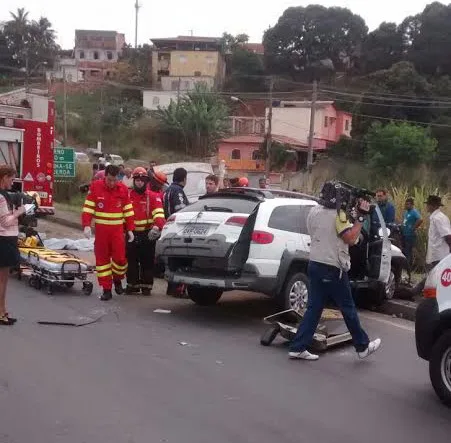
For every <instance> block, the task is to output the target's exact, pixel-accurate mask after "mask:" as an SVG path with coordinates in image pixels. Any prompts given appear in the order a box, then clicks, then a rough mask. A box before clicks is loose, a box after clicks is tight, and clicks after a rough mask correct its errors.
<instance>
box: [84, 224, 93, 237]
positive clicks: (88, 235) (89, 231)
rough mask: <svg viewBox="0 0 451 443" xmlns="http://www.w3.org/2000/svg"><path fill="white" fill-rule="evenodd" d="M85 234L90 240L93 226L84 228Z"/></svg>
mask: <svg viewBox="0 0 451 443" xmlns="http://www.w3.org/2000/svg"><path fill="white" fill-rule="evenodd" d="M83 234H84V235H85V237H86V238H87V239H88V240H89V239H90V238H91V237H92V230H91V227H90V226H86V227H85V229H83Z"/></svg>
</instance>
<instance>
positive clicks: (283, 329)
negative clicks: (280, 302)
mask: <svg viewBox="0 0 451 443" xmlns="http://www.w3.org/2000/svg"><path fill="white" fill-rule="evenodd" d="M302 319H303V313H299V312H298V311H295V310H293V309H289V310H288V311H282V312H278V313H276V314H273V315H270V316H268V317H265V318H264V319H263V320H264V322H265V323H267V324H268V325H270V326H269V327H268V329H267V330H266V331H265V332H264V333H263V335H262V336H261V339H260V344H261V345H263V346H270V345H271V343H272V342H273V341H274V340H275V339H276V337H277V336H278V335H279V334H280V336H281V337H283V338H284V339H285V340H288V341H291V340H292V339H293V337H294V336H295V334H296V331H297V329H298V326H299V325H300V324H301V322H302ZM350 341H351V334H350V333H349V330H348V328H347V327H346V324H345V322H344V320H343V316H342V315H341V312H340V311H337V310H335V309H325V310H324V311H323V314H322V316H321V320H320V323H319V325H318V328H317V329H316V333H315V335H314V336H313V343H312V346H311V348H312V349H313V350H315V351H319V352H324V351H327V349H329V348H331V347H333V346H337V345H341V344H344V343H348V342H350Z"/></svg>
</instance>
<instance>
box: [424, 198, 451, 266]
mask: <svg viewBox="0 0 451 443" xmlns="http://www.w3.org/2000/svg"><path fill="white" fill-rule="evenodd" d="M425 203H426V205H427V210H428V212H429V213H430V214H431V217H430V219H429V238H428V251H427V255H426V264H427V267H428V270H431V269H432V268H434V267H435V266H436V265H437V264H438V263H439V262H440V261H442V260H443V259H444V258H445V257H446V256H447V255H448V254H450V253H451V223H450V221H449V218H448V217H447V216H446V215H445V214H444V213H443V212H442V211H441V210H440V208H441V207H442V206H443V204H442V199H441V198H440V197H439V196H437V195H430V196H429V197H428V199H427V201H426V202H425Z"/></svg>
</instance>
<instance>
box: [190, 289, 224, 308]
mask: <svg viewBox="0 0 451 443" xmlns="http://www.w3.org/2000/svg"><path fill="white" fill-rule="evenodd" d="M187 291H188V296H189V298H190V299H191V300H192V301H193V302H194V303H196V305H199V306H213V305H215V304H216V303H217V302H218V300H219V299H220V298H221V296H222V293H223V291H222V290H221V289H216V288H202V287H198V286H188V288H187Z"/></svg>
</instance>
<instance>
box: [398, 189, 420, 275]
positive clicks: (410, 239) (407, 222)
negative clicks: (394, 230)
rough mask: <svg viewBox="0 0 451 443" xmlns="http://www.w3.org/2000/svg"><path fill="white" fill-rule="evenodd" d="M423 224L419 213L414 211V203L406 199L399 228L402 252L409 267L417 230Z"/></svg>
mask: <svg viewBox="0 0 451 443" xmlns="http://www.w3.org/2000/svg"><path fill="white" fill-rule="evenodd" d="M422 223H423V219H422V218H421V215H420V213H419V212H418V211H417V210H416V209H415V201H414V199H413V198H410V197H409V198H408V199H407V200H406V204H405V212H404V216H403V222H402V227H401V233H402V252H403V253H404V255H405V256H406V258H407V261H408V263H409V266H410V267H412V263H413V250H414V248H415V245H416V242H417V229H418V228H419V227H420V226H421V224H422Z"/></svg>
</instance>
